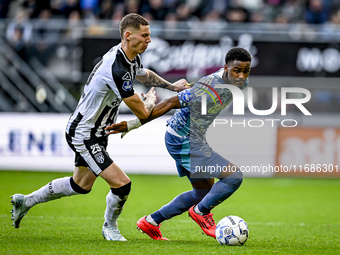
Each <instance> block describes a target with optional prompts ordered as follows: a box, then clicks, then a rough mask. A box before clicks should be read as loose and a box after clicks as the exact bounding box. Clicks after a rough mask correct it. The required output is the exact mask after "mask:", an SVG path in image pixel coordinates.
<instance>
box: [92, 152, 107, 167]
mask: <svg viewBox="0 0 340 255" xmlns="http://www.w3.org/2000/svg"><path fill="white" fill-rule="evenodd" d="M94 158H95V159H96V161H97V162H98V163H99V164H103V163H104V160H105V157H104V155H103V153H102V152H98V153H97V154H94Z"/></svg>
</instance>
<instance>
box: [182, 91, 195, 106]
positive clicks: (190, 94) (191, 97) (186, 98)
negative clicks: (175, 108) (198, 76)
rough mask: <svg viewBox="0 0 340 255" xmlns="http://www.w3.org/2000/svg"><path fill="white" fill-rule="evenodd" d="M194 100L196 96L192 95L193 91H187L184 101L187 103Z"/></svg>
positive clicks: (184, 94)
mask: <svg viewBox="0 0 340 255" xmlns="http://www.w3.org/2000/svg"><path fill="white" fill-rule="evenodd" d="M193 98H194V96H193V95H192V93H191V91H189V90H186V91H185V92H184V93H183V95H182V99H183V101H184V102H186V103H188V102H190V101H191V100H192V99H193Z"/></svg>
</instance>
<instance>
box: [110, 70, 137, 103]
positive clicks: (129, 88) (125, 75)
mask: <svg viewBox="0 0 340 255" xmlns="http://www.w3.org/2000/svg"><path fill="white" fill-rule="evenodd" d="M112 76H113V80H114V82H115V84H116V87H117V89H118V91H119V93H120V96H121V97H122V98H127V97H130V96H133V95H134V94H135V91H134V88H133V82H132V75H131V73H129V72H128V71H126V70H125V69H114V68H113V67H112Z"/></svg>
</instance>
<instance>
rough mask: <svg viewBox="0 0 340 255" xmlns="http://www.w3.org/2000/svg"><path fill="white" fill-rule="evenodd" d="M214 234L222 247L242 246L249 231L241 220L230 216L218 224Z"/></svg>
mask: <svg viewBox="0 0 340 255" xmlns="http://www.w3.org/2000/svg"><path fill="white" fill-rule="evenodd" d="M215 234H216V240H217V241H218V242H219V243H220V244H222V245H243V244H244V243H245V242H246V241H247V239H248V235H249V229H248V226H247V223H246V222H245V221H244V220H243V219H241V218H240V217H238V216H233V215H231V216H227V217H224V218H223V219H222V220H220V221H219V222H218V224H217V226H216V230H215Z"/></svg>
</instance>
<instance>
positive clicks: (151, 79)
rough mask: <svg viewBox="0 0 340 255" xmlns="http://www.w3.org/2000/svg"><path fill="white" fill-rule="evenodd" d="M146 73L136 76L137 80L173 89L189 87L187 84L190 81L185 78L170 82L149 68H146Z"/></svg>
mask: <svg viewBox="0 0 340 255" xmlns="http://www.w3.org/2000/svg"><path fill="white" fill-rule="evenodd" d="M145 70H146V73H145V74H144V75H143V76H136V78H137V80H139V81H140V82H141V83H143V84H144V85H146V86H148V87H160V88H165V89H168V90H171V91H182V90H183V89H187V88H188V87H187V86H186V85H187V84H188V82H187V81H186V80H185V79H180V80H178V81H176V82H174V83H170V82H168V81H166V80H165V79H163V78H162V77H160V76H159V75H157V74H156V73H154V72H153V71H151V70H149V69H145Z"/></svg>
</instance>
